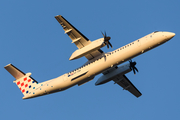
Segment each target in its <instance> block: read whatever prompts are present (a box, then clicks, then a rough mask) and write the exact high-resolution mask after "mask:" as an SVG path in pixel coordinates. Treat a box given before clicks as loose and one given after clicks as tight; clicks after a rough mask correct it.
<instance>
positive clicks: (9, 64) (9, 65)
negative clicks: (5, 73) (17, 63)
mask: <svg viewBox="0 0 180 120" xmlns="http://www.w3.org/2000/svg"><path fill="white" fill-rule="evenodd" d="M10 65H12V64H11V63H10V64H8V65H6V66H4V68H6V67H8V66H10Z"/></svg>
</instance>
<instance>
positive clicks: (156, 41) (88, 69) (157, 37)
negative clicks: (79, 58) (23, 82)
mask: <svg viewBox="0 0 180 120" xmlns="http://www.w3.org/2000/svg"><path fill="white" fill-rule="evenodd" d="M174 35H175V34H174V33H171V32H153V33H151V34H149V35H146V36H144V37H142V38H140V39H138V40H136V41H134V42H132V43H129V44H127V45H125V46H123V47H121V48H118V49H116V50H114V51H112V52H109V53H103V54H102V55H100V56H98V57H96V58H94V59H92V60H90V61H88V62H87V63H86V64H84V65H83V66H81V67H80V68H77V69H76V70H74V71H71V72H69V73H66V74H64V75H62V76H60V77H58V78H55V79H52V80H49V81H45V82H42V83H39V87H37V88H36V89H35V90H34V91H35V94H28V95H26V96H24V97H23V99H27V98H32V97H36V96H41V95H45V94H49V93H54V92H58V91H62V90H66V89H68V88H70V87H72V86H74V85H77V84H78V85H81V84H83V83H86V82H88V81H90V80H92V79H93V78H94V77H95V76H96V75H97V74H100V73H102V72H103V71H106V70H107V69H109V68H111V67H113V66H116V65H119V64H121V63H123V62H126V61H127V60H129V59H132V58H133V57H135V56H137V55H140V54H142V53H144V52H146V51H148V50H150V49H152V48H154V47H157V46H159V45H161V44H162V43H165V42H166V41H168V40H170V39H171V38H172V37H174Z"/></svg>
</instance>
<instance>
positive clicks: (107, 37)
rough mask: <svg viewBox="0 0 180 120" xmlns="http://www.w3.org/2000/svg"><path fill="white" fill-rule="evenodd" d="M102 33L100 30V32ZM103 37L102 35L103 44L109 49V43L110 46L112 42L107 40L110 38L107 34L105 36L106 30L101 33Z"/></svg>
mask: <svg viewBox="0 0 180 120" xmlns="http://www.w3.org/2000/svg"><path fill="white" fill-rule="evenodd" d="M101 33H102V32H101ZM102 35H103V37H104V44H105V45H107V48H108V49H109V45H110V46H111V48H112V44H111V43H110V42H109V40H110V39H111V37H109V36H106V32H105V33H104V34H103V33H102Z"/></svg>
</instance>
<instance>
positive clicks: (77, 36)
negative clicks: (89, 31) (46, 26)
mask: <svg viewBox="0 0 180 120" xmlns="http://www.w3.org/2000/svg"><path fill="white" fill-rule="evenodd" d="M55 18H56V20H57V21H58V22H59V23H60V25H61V26H62V27H63V30H64V31H65V33H66V34H67V35H68V36H69V37H70V38H71V40H72V43H75V45H76V46H77V47H78V48H79V49H81V48H83V47H85V46H87V45H88V44H90V43H91V41H90V40H89V39H88V38H87V37H86V36H84V35H83V34H82V33H81V32H79V31H78V30H77V29H76V28H75V27H74V26H73V25H71V24H70V23H69V22H68V21H67V20H66V19H65V18H64V17H63V16H61V15H57V16H55ZM102 53H103V51H102V50H101V49H99V50H95V51H93V52H92V53H89V54H87V55H85V57H86V58H87V59H88V60H91V59H93V58H94V57H96V56H99V55H101V54H102Z"/></svg>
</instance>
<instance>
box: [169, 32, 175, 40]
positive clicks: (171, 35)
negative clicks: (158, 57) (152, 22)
mask: <svg viewBox="0 0 180 120" xmlns="http://www.w3.org/2000/svg"><path fill="white" fill-rule="evenodd" d="M175 35H176V34H175V33H173V32H167V37H168V39H171V38H173V37H174V36H175Z"/></svg>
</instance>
